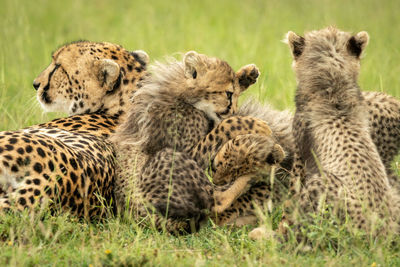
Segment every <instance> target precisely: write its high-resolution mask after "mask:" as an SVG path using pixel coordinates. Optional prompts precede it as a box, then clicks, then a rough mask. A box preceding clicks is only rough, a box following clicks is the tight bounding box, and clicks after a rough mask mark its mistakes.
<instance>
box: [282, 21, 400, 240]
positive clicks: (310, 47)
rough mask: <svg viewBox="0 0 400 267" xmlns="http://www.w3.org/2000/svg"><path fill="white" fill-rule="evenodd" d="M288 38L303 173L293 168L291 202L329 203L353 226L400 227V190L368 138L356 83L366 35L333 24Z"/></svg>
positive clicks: (306, 205) (309, 206) (304, 207)
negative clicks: (345, 215)
mask: <svg viewBox="0 0 400 267" xmlns="http://www.w3.org/2000/svg"><path fill="white" fill-rule="evenodd" d="M287 41H288V44H289V47H290V49H291V51H292V54H293V57H294V62H293V68H294V71H295V74H296V77H297V84H298V87H297V91H296V98H295V102H296V112H295V116H294V119H293V134H294V140H295V160H296V163H295V164H298V165H300V166H301V171H300V172H299V171H297V170H295V174H296V176H295V179H296V180H297V181H295V182H294V183H296V184H297V189H298V194H297V196H295V198H294V199H299V206H300V211H301V213H304V214H307V213H311V212H316V211H317V210H319V209H321V208H322V206H323V205H324V203H326V204H328V205H332V206H333V207H334V210H335V212H336V213H337V214H338V215H339V216H341V215H343V214H347V215H348V216H349V218H350V219H351V220H352V223H353V224H354V226H355V227H356V228H359V229H362V230H364V231H367V232H371V233H373V234H387V233H396V232H398V230H399V218H398V216H399V215H398V214H399V203H400V202H399V195H398V192H397V191H396V190H394V188H393V187H392V186H391V185H390V183H389V179H388V176H387V173H386V170H385V166H384V164H383V162H382V159H381V157H380V155H379V153H378V149H377V147H376V146H375V144H374V142H373V139H372V138H371V131H370V127H369V121H368V108H367V105H366V101H365V98H364V96H363V94H362V93H361V91H360V89H359V86H358V84H357V78H358V73H359V68H360V57H361V55H362V53H363V51H364V49H365V47H366V46H367V44H368V41H369V36H368V34H367V33H366V32H359V33H357V34H355V35H351V34H349V33H346V32H342V31H340V30H338V29H336V28H334V27H328V28H326V29H323V30H319V31H311V32H309V33H306V34H305V37H301V36H298V35H296V34H295V33H293V32H289V33H288V35H287ZM297 161H298V162H297ZM295 167H296V165H295ZM321 200H325V201H321ZM377 218H379V219H380V220H383V221H384V224H380V223H379V221H378V222H377Z"/></svg>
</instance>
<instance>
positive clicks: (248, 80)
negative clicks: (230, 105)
mask: <svg viewBox="0 0 400 267" xmlns="http://www.w3.org/2000/svg"><path fill="white" fill-rule="evenodd" d="M258 76H260V71H259V70H258V68H257V66H256V65H254V64H249V65H246V66H244V67H241V68H240V70H238V71H237V72H236V77H237V78H238V81H239V85H240V92H243V91H244V90H246V89H247V88H249V86H250V85H252V84H254V83H255V82H256V81H257V78H258Z"/></svg>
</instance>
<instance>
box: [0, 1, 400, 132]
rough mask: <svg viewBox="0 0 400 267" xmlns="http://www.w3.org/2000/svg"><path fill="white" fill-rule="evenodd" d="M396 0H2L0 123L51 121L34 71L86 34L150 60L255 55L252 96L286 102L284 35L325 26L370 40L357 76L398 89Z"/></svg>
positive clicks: (290, 80) (249, 58)
mask: <svg viewBox="0 0 400 267" xmlns="http://www.w3.org/2000/svg"><path fill="white" fill-rule="evenodd" d="M399 10H400V1H395V0H393V1H374V0H353V1H346V0H336V1H328V0H307V1H306V0H296V1H286V0H268V1H262V0H242V1H236V0H226V1H215V0H203V1H190V0H189V1H162V0H157V1H149V0H136V1H126V0H120V1H113V2H112V3H111V2H110V1H105V0H96V1H94V0H87V1H81V0H71V1H49V0H35V1H28V0H1V1H0V40H1V43H0V114H2V116H0V130H5V129H17V128H20V127H22V126H27V125H30V124H33V123H37V122H41V121H46V120H49V119H50V118H53V117H56V116H60V114H51V115H44V114H42V112H41V110H40V108H39V106H38V105H37V104H36V101H35V99H34V96H35V91H34V90H33V88H32V85H31V84H32V81H33V79H34V78H35V77H36V76H37V75H38V74H39V73H40V72H41V71H42V70H43V69H44V68H45V67H46V66H47V65H48V64H49V63H50V54H51V52H52V51H54V50H55V49H56V48H57V47H59V46H60V45H62V44H64V43H67V42H70V41H74V40H78V39H86V40H93V41H109V42H114V43H118V44H121V45H122V46H124V47H125V48H126V49H128V50H136V49H143V50H145V51H147V53H148V54H149V55H150V57H151V59H153V60H154V59H157V58H161V57H162V56H164V55H170V54H172V53H175V52H185V51H188V50H196V51H198V52H201V53H205V54H209V55H213V56H217V57H220V58H223V59H225V60H227V61H228V62H229V63H230V64H231V65H232V66H234V67H235V68H236V69H237V68H239V67H240V66H242V65H244V64H248V63H255V64H257V66H259V68H260V69H261V72H262V76H261V77H260V80H259V82H258V83H257V84H256V85H255V86H253V87H252V88H251V90H250V91H249V92H247V93H246V94H245V96H247V95H249V94H252V95H256V96H257V97H258V98H259V99H260V100H262V101H269V102H271V103H272V104H273V105H274V106H275V107H277V108H293V94H294V90H295V80H294V75H293V73H292V70H291V67H290V65H291V56H290V53H289V50H288V48H287V46H286V45H285V44H283V43H282V42H281V40H282V39H283V37H284V35H285V33H286V32H287V31H289V30H292V31H295V32H297V33H303V32H304V31H308V30H313V29H319V28H322V27H325V26H327V25H336V26H337V27H339V28H341V29H343V30H347V31H352V32H357V31H361V30H366V31H368V32H369V34H370V37H371V41H370V45H369V47H368V48H367V53H366V56H365V59H364V60H363V67H362V73H361V78H360V84H361V86H362V88H364V89H365V90H382V91H385V92H388V93H390V94H393V95H395V96H397V97H400V82H399V79H400V75H399V73H400V64H399V62H400V52H399V48H400V37H399V32H400V23H399V18H398V12H399Z"/></svg>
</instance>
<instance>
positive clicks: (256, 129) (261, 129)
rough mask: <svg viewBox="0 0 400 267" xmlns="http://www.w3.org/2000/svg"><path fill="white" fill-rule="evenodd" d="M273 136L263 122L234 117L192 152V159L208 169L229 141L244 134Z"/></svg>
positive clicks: (217, 128) (218, 126)
mask: <svg viewBox="0 0 400 267" xmlns="http://www.w3.org/2000/svg"><path fill="white" fill-rule="evenodd" d="M252 133H253V134H257V135H263V136H271V134H272V131H271V129H270V128H269V126H268V125H267V124H266V123H265V122H264V121H262V120H260V119H256V118H253V117H250V116H234V117H230V118H228V119H225V120H223V121H221V122H220V123H219V124H218V125H217V126H216V127H215V128H214V129H213V130H211V132H210V133H208V134H207V135H206V136H205V137H204V138H203V140H201V141H200V142H199V143H198V144H197V145H196V146H195V147H194V149H193V150H192V153H191V156H192V158H193V159H194V160H195V161H196V162H197V163H198V164H199V166H201V167H202V168H206V167H207V166H208V164H209V161H210V160H211V161H212V160H213V159H214V157H215V155H216V154H217V153H218V151H219V150H220V148H221V147H222V146H223V145H224V144H225V143H227V142H228V141H229V140H231V139H233V138H236V137H237V136H239V135H244V134H252Z"/></svg>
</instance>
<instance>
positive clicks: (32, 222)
mask: <svg viewBox="0 0 400 267" xmlns="http://www.w3.org/2000/svg"><path fill="white" fill-rule="evenodd" d="M399 10H400V1H396V0H393V1H378V0H376V1H374V0H353V1H348V0H334V1H328V0H293V1H287V0H266V1H263V0H242V1H237V0H225V1H217V0H200V1H199V0H197V1H191V0H189V1H165V0H156V1H150V0H137V1H134V0H131V1H127V0H120V1H112V2H111V1H105V0H96V1H94V0H86V1H83V0H71V1H56V0H52V1H50V0H35V1H32V0H0V130H6V129H18V128H21V127H23V126H28V125H31V124H34V123H38V122H43V121H48V120H50V119H51V118H54V117H57V116H61V115H64V114H43V113H42V111H41V110H40V107H39V105H38V104H37V103H36V99H35V91H34V90H33V88H32V81H33V79H34V78H35V77H36V76H37V75H38V74H39V73H40V72H41V71H42V70H43V69H44V68H45V67H46V66H47V65H48V64H49V63H50V55H51V52H52V51H54V50H55V49H56V48H57V47H59V46H60V45H62V44H64V43H67V42H70V41H74V40H78V39H86V40H92V41H109V42H114V43H118V44H121V45H122V46H124V47H125V48H126V49H129V50H136V49H143V50H145V51H147V53H148V54H149V55H150V57H151V59H152V60H154V59H159V58H161V57H162V56H164V55H170V54H173V53H175V52H184V51H187V50H196V51H198V52H201V53H205V54H209V55H213V56H217V57H220V58H223V59H225V60H227V61H228V62H229V63H230V64H231V65H232V66H234V67H235V68H236V69H238V68H239V67H240V66H242V65H245V64H248V63H255V64H257V65H258V66H259V68H260V70H261V72H262V75H261V77H260V79H259V82H258V83H257V84H256V85H255V86H253V87H252V88H251V89H250V90H249V92H247V93H246V94H245V97H247V96H249V95H254V96H256V97H257V98H259V99H260V100H261V101H264V102H265V101H268V102H270V103H272V104H273V105H274V106H275V107H276V108H280V109H283V108H290V109H293V104H294V103H293V95H294V90H295V79H294V75H293V72H292V70H291V56H290V53H289V50H288V48H287V46H286V45H285V44H283V43H282V42H281V41H280V40H282V39H283V37H284V35H285V33H286V32H287V31H289V30H292V31H295V32H297V33H303V32H304V31H308V30H313V29H318V28H322V27H325V26H327V25H336V26H337V27H339V28H341V29H343V30H347V31H352V32H357V31H361V30H366V31H368V33H369V34H370V37H371V40H370V44H369V47H368V48H367V51H366V52H367V53H366V56H365V59H364V60H363V66H362V71H361V77H360V85H361V87H362V88H364V89H365V90H379V91H384V92H387V93H390V94H392V95H395V96H396V97H400V81H399V80H400V75H399V74H400V64H399V63H400V53H399V49H400V37H399V32H400V21H399ZM272 219H273V218H266V223H267V224H268V222H269V221H270V220H272ZM325 223H330V222H325ZM310 227H313V230H311V231H310V234H312V235H313V237H314V238H315V239H316V240H317V242H321V243H322V244H325V243H324V242H326V244H327V246H326V247H325V248H324V249H323V250H319V249H318V246H316V247H315V248H314V249H312V250H311V251H310V252H308V253H302V252H301V253H300V252H299V251H298V250H297V247H296V243H295V242H292V243H291V242H288V243H285V244H278V243H276V242H274V241H273V240H272V241H265V242H252V241H250V240H248V238H247V232H248V228H243V229H240V230H230V229H227V228H225V229H223V228H222V229H221V228H217V229H213V228H211V227H208V228H206V229H203V230H202V231H201V232H200V233H199V234H196V235H191V236H187V237H179V238H174V237H171V236H168V235H161V234H158V233H154V232H152V231H147V230H143V229H141V228H138V227H137V226H136V225H135V222H132V221H128V222H126V221H121V220H120V219H119V218H116V219H110V220H107V221H106V222H102V223H100V224H90V223H86V222H82V221H78V220H76V219H74V218H69V217H68V215H65V214H64V215H62V216H60V217H50V218H48V219H45V220H42V219H40V218H36V219H32V218H30V217H29V216H26V214H25V215H23V216H21V217H19V216H9V215H7V216H6V217H2V219H1V221H0V265H6V264H7V265H15V266H18V265H22V266H28V265H29V266H33V265H46V266H47V265H69V266H71V265H72V266H76V265H82V266H90V265H91V264H92V265H94V266H100V265H105V266H111V265H121V266H124V265H125V266H139V265H167V266H175V265H185V266H193V265H198V266H201V265H211V266H220V265H232V266H235V265H245V266H253V265H263V264H264V265H267V264H268V265H272V266H281V265H299V266H300V265H301V266H304V265H306V266H320V265H331V266H340V265H344V266H349V265H355V266H368V265H370V266H379V265H381V266H386V265H397V266H398V265H399V264H400V262H399V261H400V255H399V249H398V248H396V245H394V247H393V244H392V247H391V248H389V247H390V246H389V244H383V245H382V244H381V243H379V242H378V243H377V242H376V240H374V239H373V238H371V239H368V240H365V239H364V238H357V237H354V236H351V235H348V234H346V233H344V234H343V232H342V231H341V230H340V229H339V230H338V229H337V227H336V226H335V225H334V226H332V227H331V226H329V227H327V226H324V225H323V224H317V223H316V224H315V225H312V226H310ZM331 238H333V239H332V240H334V241H331ZM397 244H398V243H397ZM397 247H398V245H397Z"/></svg>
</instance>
